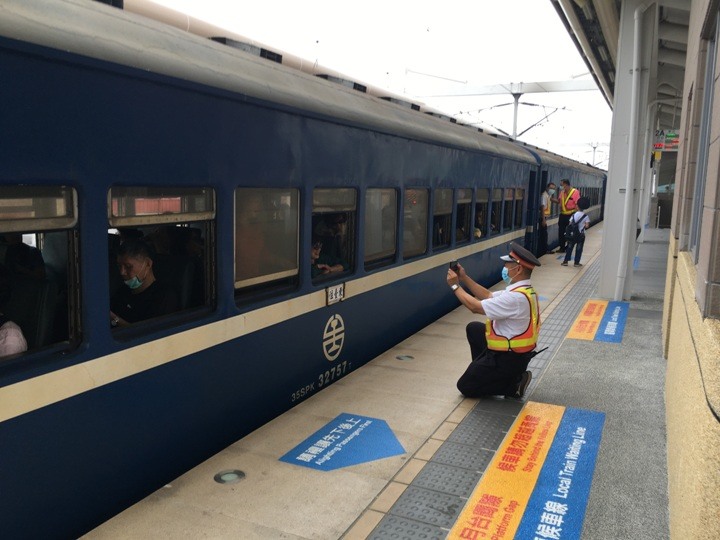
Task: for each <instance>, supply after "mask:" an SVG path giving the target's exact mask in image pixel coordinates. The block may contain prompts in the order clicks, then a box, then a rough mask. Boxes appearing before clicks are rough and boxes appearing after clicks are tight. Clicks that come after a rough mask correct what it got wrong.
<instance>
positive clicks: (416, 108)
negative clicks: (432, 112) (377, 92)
mask: <svg viewBox="0 0 720 540" xmlns="http://www.w3.org/2000/svg"><path fill="white" fill-rule="evenodd" d="M380 99H384V100H385V101H389V102H390V103H397V104H398V105H402V106H403V107H407V108H408V109H412V110H413V111H419V110H420V105H416V104H415V103H410V102H409V101H404V100H402V99H398V98H394V97H389V96H385V97H381V98H380Z"/></svg>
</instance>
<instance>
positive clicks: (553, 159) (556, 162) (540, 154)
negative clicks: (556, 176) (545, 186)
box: [518, 143, 607, 176]
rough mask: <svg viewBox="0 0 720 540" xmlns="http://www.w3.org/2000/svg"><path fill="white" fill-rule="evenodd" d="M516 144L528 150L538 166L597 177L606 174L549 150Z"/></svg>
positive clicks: (587, 164)
mask: <svg viewBox="0 0 720 540" xmlns="http://www.w3.org/2000/svg"><path fill="white" fill-rule="evenodd" d="M518 144H522V146H523V148H526V149H527V150H528V152H531V153H532V154H533V155H534V156H535V157H536V159H537V161H538V163H539V164H540V165H552V166H555V167H566V168H572V169H576V170H578V171H581V172H583V173H586V174H594V175H597V176H603V175H605V174H607V171H604V170H602V169H599V168H597V167H593V166H592V165H590V164H589V163H581V162H579V161H575V160H573V159H570V158H568V157H565V156H561V155H559V154H555V153H553V152H550V151H549V150H544V149H543V148H538V147H536V146H532V145H530V144H525V143H518Z"/></svg>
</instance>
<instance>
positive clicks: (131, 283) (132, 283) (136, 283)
mask: <svg viewBox="0 0 720 540" xmlns="http://www.w3.org/2000/svg"><path fill="white" fill-rule="evenodd" d="M145 277H147V272H145ZM143 279H144V278H143ZM123 283H125V285H127V286H128V287H129V288H130V289H132V290H134V289H137V288H138V287H141V286H142V284H143V282H142V280H140V279H138V277H137V276H133V277H132V278H131V279H128V280H126V281H124V282H123Z"/></svg>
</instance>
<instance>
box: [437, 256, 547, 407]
mask: <svg viewBox="0 0 720 540" xmlns="http://www.w3.org/2000/svg"><path fill="white" fill-rule="evenodd" d="M500 259H502V261H503V262H504V266H503V270H502V278H503V281H505V283H507V285H508V286H507V287H506V288H505V289H504V290H502V291H496V292H491V291H489V290H488V289H486V288H485V287H483V286H482V285H480V284H478V283H476V282H475V281H473V279H472V278H470V276H468V275H467V273H466V272H465V269H464V268H463V267H462V265H460V264H458V266H457V272H455V271H453V269H452V268H449V269H448V271H447V284H448V285H449V286H450V288H451V289H452V291H453V294H454V295H455V296H456V297H457V299H458V300H459V301H460V303H462V304H463V305H464V306H465V307H466V308H468V309H469V310H470V311H472V312H473V313H479V314H481V315H486V316H487V317H488V319H487V321H486V323H484V324H483V323H480V322H476V321H474V322H471V323H469V324H468V325H467V327H466V329H465V331H466V333H467V339H468V343H469V344H470V353H471V358H472V361H471V362H470V366H469V367H468V368H467V370H466V371H465V373H464V374H463V375H462V377H460V379H459V380H458V382H457V387H458V390H460V392H461V393H462V394H463V395H464V396H466V397H473V398H475V397H481V396H495V395H504V396H505V397H508V398H514V399H520V398H522V397H523V396H524V395H525V391H526V390H527V387H528V385H529V384H530V381H531V379H532V372H531V371H528V370H527V366H528V364H529V363H530V360H532V358H533V357H534V356H535V355H536V354H538V352H536V351H535V346H536V345H537V340H538V334H539V332H540V311H539V304H538V298H537V294H536V293H535V289H533V286H532V284H531V282H530V277H531V275H532V271H533V269H534V268H535V267H536V266H540V261H538V260H537V258H536V257H535V256H534V255H533V254H532V253H530V252H529V251H528V250H527V249H525V248H524V247H522V246H520V245H519V244H517V243H515V242H512V243H511V244H510V253H509V255H503V256H502V257H500ZM463 286H464V287H465V288H467V291H466V290H465V288H463ZM468 291H469V292H468Z"/></svg>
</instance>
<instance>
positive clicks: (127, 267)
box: [110, 240, 179, 327]
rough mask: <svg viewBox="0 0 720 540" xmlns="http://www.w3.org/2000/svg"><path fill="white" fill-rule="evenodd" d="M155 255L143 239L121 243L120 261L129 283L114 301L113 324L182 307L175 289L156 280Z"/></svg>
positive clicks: (115, 325) (158, 314)
mask: <svg viewBox="0 0 720 540" xmlns="http://www.w3.org/2000/svg"><path fill="white" fill-rule="evenodd" d="M153 257H154V255H153V252H152V250H151V249H150V247H149V246H148V245H147V244H146V243H145V242H143V241H141V240H127V241H125V242H123V243H122V244H121V245H120V248H119V249H118V255H117V264H118V269H119V271H120V277H121V278H122V280H123V282H124V284H125V286H123V287H120V288H119V289H118V291H117V292H116V293H115V294H114V295H113V297H112V299H111V300H110V325H111V326H113V327H117V326H129V325H131V324H133V323H136V322H139V321H144V320H147V319H152V318H153V317H159V316H161V315H167V314H168V313H172V312H174V311H177V310H178V307H179V303H178V298H177V294H176V293H175V291H173V290H172V289H171V288H170V287H169V286H167V285H166V284H164V283H162V282H161V281H158V280H156V279H155V274H154V272H153Z"/></svg>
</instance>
